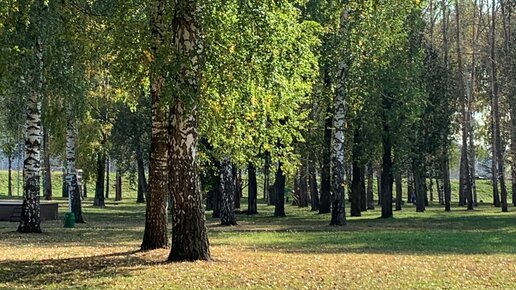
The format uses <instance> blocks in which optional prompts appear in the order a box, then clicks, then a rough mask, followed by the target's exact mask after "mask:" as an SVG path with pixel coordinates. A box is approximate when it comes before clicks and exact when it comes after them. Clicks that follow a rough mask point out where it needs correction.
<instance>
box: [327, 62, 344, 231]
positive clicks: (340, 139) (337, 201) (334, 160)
mask: <svg viewBox="0 0 516 290" xmlns="http://www.w3.org/2000/svg"><path fill="white" fill-rule="evenodd" d="M346 70H347V67H346V64H345V63H344V62H342V63H341V64H340V65H339V72H338V76H337V87H336V92H335V96H334V99H333V106H334V109H335V112H334V115H333V142H332V146H331V167H332V168H331V169H332V170H331V176H332V178H331V197H332V211H331V221H330V225H332V226H342V225H345V224H346V212H345V206H344V196H345V193H344V170H345V169H344V122H345V118H346V115H345V114H346V88H345V81H346Z"/></svg>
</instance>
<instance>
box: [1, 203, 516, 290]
mask: <svg viewBox="0 0 516 290" xmlns="http://www.w3.org/2000/svg"><path fill="white" fill-rule="evenodd" d="M60 203H61V207H60V214H61V215H62V213H63V212H64V211H65V206H66V204H65V201H64V200H61V201H60ZM84 205H85V207H84V216H85V218H86V220H87V223H86V224H81V225H77V227H76V228H73V229H64V228H63V227H62V222H61V221H52V222H45V223H43V224H42V227H43V231H44V233H43V234H23V235H22V234H18V233H16V232H15V229H16V226H17V224H16V223H8V222H0V247H1V249H2V252H1V254H0V289H22V288H31V289H32V288H49V289H71V288H75V289H77V288H79V289H124V288H125V289H142V288H146V289H249V288H251V289H271V288H272V289H303V288H306V289H330V288H340V289H400V288H402V289H516V275H515V274H514V273H516V208H514V207H510V208H509V210H510V212H509V213H503V214H502V213H500V209H499V208H492V207H490V206H488V205H482V206H480V207H478V208H477V209H476V210H474V211H466V210H464V209H462V208H453V211H452V212H449V213H445V212H444V211H443V209H442V208H440V207H435V206H434V207H430V208H429V209H428V210H427V211H426V212H425V213H416V212H415V208H414V206H413V205H407V206H405V207H404V209H403V210H402V211H400V212H395V218H393V219H386V220H385V219H379V218H378V216H379V215H380V213H379V210H378V209H377V210H373V211H368V212H366V213H364V215H363V216H362V217H354V218H348V225H347V226H345V227H330V226H328V221H329V215H318V214H315V213H313V212H310V211H309V210H308V209H306V208H303V209H300V208H297V207H293V206H289V205H287V206H286V211H287V217H286V218H274V217H273V216H272V212H273V207H268V206H266V205H264V204H260V205H259V212H260V213H259V214H258V215H256V216H247V215H238V222H239V225H238V226H234V227H221V226H219V225H218V220H216V219H212V218H209V217H208V219H207V223H208V230H209V238H210V244H211V253H212V258H213V260H212V261H211V262H194V263H177V264H170V263H165V262H164V260H165V259H166V257H167V254H168V250H166V249H164V250H156V251H152V252H146V253H140V252H138V251H137V250H138V248H139V245H140V242H141V238H142V235H143V225H144V211H145V209H144V205H138V204H135V203H134V200H133V199H129V198H126V199H124V201H123V202H122V203H119V204H115V203H114V202H112V201H111V200H108V202H107V207H106V208H93V207H92V206H91V199H88V200H86V201H85V202H84ZM242 205H245V200H244V199H243V200H242ZM348 213H349V209H348ZM208 216H209V215H208ZM61 217H62V216H61Z"/></svg>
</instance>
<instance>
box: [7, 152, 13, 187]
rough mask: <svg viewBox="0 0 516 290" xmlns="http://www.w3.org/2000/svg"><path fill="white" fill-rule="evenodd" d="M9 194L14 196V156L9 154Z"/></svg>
mask: <svg viewBox="0 0 516 290" xmlns="http://www.w3.org/2000/svg"><path fill="white" fill-rule="evenodd" d="M7 166H8V172H7V195H8V196H9V197H11V196H13V176H12V173H13V157H12V155H9V156H7Z"/></svg>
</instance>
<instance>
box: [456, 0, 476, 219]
mask: <svg viewBox="0 0 516 290" xmlns="http://www.w3.org/2000/svg"><path fill="white" fill-rule="evenodd" d="M459 5H460V4H459V0H456V1H455V25H456V29H455V41H456V49H457V66H458V69H457V81H458V90H457V93H458V99H459V101H460V107H461V115H462V120H461V121H462V132H461V133H462V148H461V159H460V186H462V187H461V190H460V194H459V196H460V199H459V205H464V204H465V201H467V205H468V210H472V209H473V193H472V190H471V187H472V186H471V174H470V172H469V168H470V162H469V161H468V157H469V156H468V155H469V154H468V134H469V130H468V129H469V126H470V122H469V118H468V116H469V112H468V106H467V102H468V100H467V97H466V94H465V89H464V78H463V67H462V45H461V42H460V34H461V20H460V6H459Z"/></svg>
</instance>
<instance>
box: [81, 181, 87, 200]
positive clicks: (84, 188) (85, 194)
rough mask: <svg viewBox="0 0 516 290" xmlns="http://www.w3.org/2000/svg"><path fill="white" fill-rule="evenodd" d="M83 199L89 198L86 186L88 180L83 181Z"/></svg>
mask: <svg viewBox="0 0 516 290" xmlns="http://www.w3.org/2000/svg"><path fill="white" fill-rule="evenodd" d="M82 197H83V198H84V197H88V187H87V186H86V180H84V179H83V181H82Z"/></svg>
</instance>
